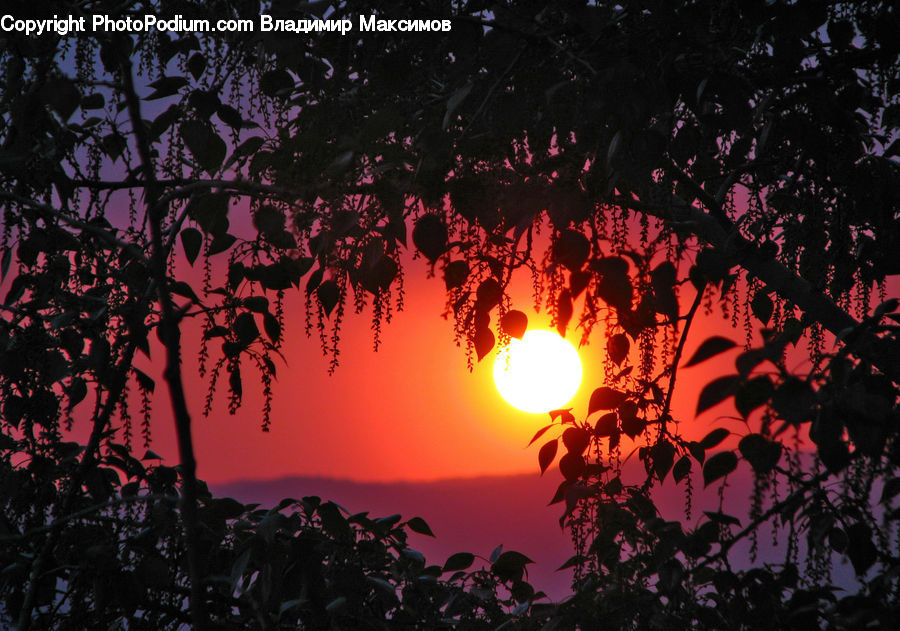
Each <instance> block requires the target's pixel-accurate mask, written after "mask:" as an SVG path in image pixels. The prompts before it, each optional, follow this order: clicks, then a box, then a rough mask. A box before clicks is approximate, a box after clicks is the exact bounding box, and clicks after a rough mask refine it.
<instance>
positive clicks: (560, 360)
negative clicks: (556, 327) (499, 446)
mask: <svg viewBox="0 0 900 631" xmlns="http://www.w3.org/2000/svg"><path fill="white" fill-rule="evenodd" d="M494 383H495V384H496V385H497V390H498V391H499V392H500V395H501V396H502V397H503V398H504V399H506V401H507V402H508V403H509V404H510V405H512V406H514V407H517V408H519V409H520V410H522V411H524V412H531V413H534V414H541V413H544V412H549V411H550V410H555V409H558V408H561V407H562V406H564V405H565V404H566V403H568V402H569V401H570V400H571V399H572V397H573V396H575V393H576V392H577V391H578V386H579V385H581V358H580V357H579V356H578V351H577V350H575V347H574V346H572V344H571V343H569V342H568V341H567V340H565V339H563V338H562V337H560V336H559V335H557V334H556V333H554V332H553V331H544V330H539V329H533V330H530V331H526V332H525V335H523V336H522V339H521V340H517V339H515V338H513V339H512V340H510V345H509V346H506V347H504V348H502V349H501V350H500V352H499V353H497V359H496V360H494Z"/></svg>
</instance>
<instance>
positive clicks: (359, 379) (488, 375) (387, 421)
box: [135, 261, 743, 483]
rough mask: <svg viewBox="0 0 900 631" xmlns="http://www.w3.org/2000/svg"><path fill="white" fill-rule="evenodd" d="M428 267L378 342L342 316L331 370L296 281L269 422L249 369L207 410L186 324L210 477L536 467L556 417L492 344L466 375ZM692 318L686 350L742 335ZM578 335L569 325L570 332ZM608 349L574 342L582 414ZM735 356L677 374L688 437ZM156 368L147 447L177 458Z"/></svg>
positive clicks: (416, 266) (357, 321) (191, 386)
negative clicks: (517, 397)
mask: <svg viewBox="0 0 900 631" xmlns="http://www.w3.org/2000/svg"><path fill="white" fill-rule="evenodd" d="M426 275H427V268H426V265H425V264H424V263H423V262H422V261H415V262H412V263H411V265H410V266H409V267H408V269H407V276H406V278H407V280H406V292H407V298H406V306H405V309H404V311H403V312H401V313H399V314H397V315H396V316H395V318H394V320H393V322H392V323H391V324H390V325H387V326H385V327H384V328H383V344H382V346H381V349H380V350H379V351H378V352H377V353H376V352H374V351H373V349H372V346H373V337H372V332H371V330H370V329H369V325H370V318H369V315H368V314H367V313H364V314H361V315H359V316H354V315H352V314H348V315H347V316H346V319H345V322H344V326H343V333H342V339H341V365H340V367H339V368H338V369H337V371H336V372H335V374H334V375H332V376H329V375H328V358H327V357H325V356H323V354H322V351H321V348H320V345H319V340H318V337H317V336H315V335H314V337H313V339H307V338H306V336H305V334H304V324H303V322H304V320H303V318H304V316H303V302H302V296H301V294H300V292H298V291H296V290H291V291H289V292H288V302H287V309H286V315H287V322H288V325H287V327H286V339H285V343H284V347H283V349H282V350H283V353H284V355H285V357H286V358H287V361H288V364H287V365H283V364H281V363H279V364H278V381H277V382H276V383H275V385H274V406H273V411H272V425H271V431H269V432H268V433H266V432H262V431H261V430H260V418H261V417H260V409H261V402H262V396H261V386H260V385H259V380H258V378H257V377H256V375H255V374H254V371H253V370H252V369H250V368H249V367H248V368H245V369H244V370H243V375H244V403H243V406H242V407H241V409H240V410H239V411H238V413H237V414H236V415H235V416H230V415H229V414H228V412H227V402H226V400H225V397H224V396H223V394H224V383H225V379H226V378H227V375H226V376H225V377H223V378H222V382H221V383H220V386H219V392H218V394H217V397H216V405H215V407H214V410H213V413H212V414H211V415H210V417H208V418H203V416H202V414H201V412H202V407H203V399H204V396H205V392H206V383H205V382H204V381H202V380H200V379H199V377H197V376H196V375H197V363H196V357H197V349H198V348H199V345H198V338H197V335H196V333H195V332H194V331H192V330H190V329H188V331H187V334H186V335H185V340H184V342H185V348H184V372H185V375H186V379H187V385H188V391H189V395H190V401H189V402H190V406H191V412H192V414H193V418H194V440H195V448H196V451H197V457H198V461H199V475H200V476H201V477H202V478H204V479H206V480H207V481H209V482H213V483H221V482H225V481H231V480H238V479H273V478H279V477H283V476H286V475H320V476H329V477H336V478H346V479H353V480H359V481H393V480H433V479H438V478H447V477H471V476H478V475H497V474H507V473H521V472H535V471H537V446H532V447H531V448H528V449H526V445H527V443H528V441H529V440H530V439H531V436H532V435H533V434H534V432H535V431H536V430H537V429H538V428H539V427H542V426H543V425H545V424H546V423H547V422H548V420H549V417H548V416H547V415H546V414H528V413H525V412H520V411H518V410H516V409H515V408H513V407H511V406H510V405H509V404H507V403H506V402H504V401H503V400H502V399H501V398H500V396H499V394H498V393H497V391H496V389H495V387H494V384H493V377H492V372H491V371H492V362H493V359H494V355H495V354H496V350H495V351H494V352H492V353H491V355H489V356H488V357H487V358H485V360H484V361H482V362H481V363H479V364H477V365H476V367H475V370H474V371H473V372H472V373H469V372H468V371H467V368H466V357H465V353H464V350H463V349H462V348H458V347H456V345H455V343H454V342H453V335H452V323H451V322H450V321H447V320H444V319H443V318H442V317H441V313H442V312H443V310H444V296H443V292H444V289H443V282H442V281H441V280H440V278H432V279H427V278H426ZM513 306H514V307H515V308H520V309H522V310H525V311H526V312H527V313H528V314H529V318H530V322H529V326H531V327H539V326H543V327H547V326H548V325H549V320H548V319H547V316H546V315H545V314H541V315H535V314H534V312H533V311H532V310H531V298H530V291H526V292H523V294H522V295H521V296H514V305H513ZM694 327H695V329H694V331H693V334H692V336H691V341H690V342H689V344H688V347H687V351H686V357H688V356H690V352H691V351H692V349H693V348H695V347H696V346H697V345H699V343H700V342H701V341H702V340H703V339H705V338H706V337H708V336H709V335H710V334H712V332H711V331H712V329H717V332H719V333H720V334H726V335H730V336H732V337H733V338H734V339H735V340H736V341H737V342H739V343H740V342H741V341H742V335H743V332H742V331H741V332H735V331H732V330H731V329H730V324H729V323H725V322H723V321H721V320H720V319H719V318H718V317H716V318H715V319H709V318H706V319H701V320H699V321H698V322H695V325H694ZM579 335H580V333H573V332H572V331H571V330H570V333H569V336H570V338H571V339H572V340H577V338H578V337H579ZM604 346H605V343H604V341H603V339H602V337H601V332H600V331H595V334H594V338H593V339H592V343H591V345H590V346H588V347H584V348H582V349H581V351H580V353H581V356H582V361H583V366H584V377H583V380H582V385H581V387H580V389H579V391H578V393H577V394H576V396H575V398H574V399H573V401H572V402H571V403H570V404H569V405H571V406H573V407H574V408H575V410H574V412H575V413H576V416H582V415H583V414H584V412H585V411H586V408H587V400H588V398H589V396H590V393H591V392H592V391H593V389H594V388H596V387H598V386H600V385H603V383H602V382H603V373H602V352H603V348H604ZM156 352H157V353H159V351H156ZM155 359H157V360H159V357H156V358H155ZM732 361H733V353H730V354H729V355H728V356H727V359H724V358H723V359H722V361H720V362H718V363H713V362H710V363H709V365H708V366H707V365H703V366H700V367H695V368H691V369H686V370H684V371H682V372H681V378H680V382H681V387H680V388H679V397H678V398H677V400H676V405H675V412H676V418H680V419H685V422H684V425H683V428H682V429H683V430H684V431H686V432H688V433H689V435H693V436H696V437H702V436H703V435H704V434H705V433H706V432H707V431H708V430H709V429H710V428H711V423H712V420H713V419H714V418H715V416H716V414H715V413H707V415H705V417H703V418H701V419H700V420H698V421H693V415H692V410H693V409H694V406H695V405H696V400H697V394H698V392H699V388H700V387H702V385H703V384H704V383H706V382H707V381H709V380H711V379H712V378H713V376H715V375H716V370H719V369H720V370H721V371H728V370H729V369H731V368H733V364H732V363H731V362H732ZM148 372H150V373H151V374H153V376H154V377H155V378H156V379H157V382H158V384H159V385H160V387H158V389H157V396H156V400H155V408H154V410H155V413H154V423H153V436H154V440H153V444H152V448H153V450H154V451H156V452H157V453H159V454H161V455H162V456H164V457H165V458H166V460H167V461H168V462H169V463H172V464H174V463H175V462H176V461H177V449H176V447H175V442H174V437H173V431H172V422H171V417H170V414H169V408H168V401H167V398H166V395H167V392H166V390H165V388H164V387H162V386H163V382H162V379H161V374H160V370H158V369H156V368H151V367H148ZM720 374H721V373H720ZM135 409H136V408H135ZM734 429H738V428H737V427H735V428H734ZM137 440H139V439H137ZM629 443H630V441H628V440H627V439H624V442H623V447H624V450H623V453H627V451H628V450H630V445H629Z"/></svg>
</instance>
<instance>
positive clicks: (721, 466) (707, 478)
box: [703, 451, 738, 487]
mask: <svg viewBox="0 0 900 631" xmlns="http://www.w3.org/2000/svg"><path fill="white" fill-rule="evenodd" d="M737 463H738V459H737V456H736V455H734V452H733V451H723V452H722V453H720V454H716V455H715V456H713V457H712V458H710V459H709V460H707V461H706V464H705V465H703V486H704V487H706V486H709V485H710V484H712V483H713V482H715V481H716V480H718V479H719V478H721V477H724V476H726V475H728V474H729V473H731V472H732V471H734V470H735V469H736V468H737Z"/></svg>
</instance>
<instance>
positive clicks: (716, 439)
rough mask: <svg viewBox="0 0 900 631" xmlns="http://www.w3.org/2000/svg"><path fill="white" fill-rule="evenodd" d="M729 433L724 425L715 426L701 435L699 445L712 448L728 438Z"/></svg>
mask: <svg viewBox="0 0 900 631" xmlns="http://www.w3.org/2000/svg"><path fill="white" fill-rule="evenodd" d="M729 434H731V432H729V431H728V430H727V429H725V428H724V427H717V428H716V429H714V430H712V431H711V432H710V433H708V434H707V435H706V436H704V437H703V440H701V441H700V446H701V447H703V449H712V448H713V447H715V446H716V445H718V444H719V443H721V442H722V441H723V440H725V439H726V438H728V436H729Z"/></svg>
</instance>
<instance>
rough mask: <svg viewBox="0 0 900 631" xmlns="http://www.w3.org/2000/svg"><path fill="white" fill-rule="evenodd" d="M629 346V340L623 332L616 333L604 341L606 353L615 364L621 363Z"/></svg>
mask: <svg viewBox="0 0 900 631" xmlns="http://www.w3.org/2000/svg"><path fill="white" fill-rule="evenodd" d="M630 348H631V342H629V341H628V336H627V335H625V334H624V333H616V334H615V335H613V336H611V337H610V338H609V340H608V341H607V342H606V353H607V354H608V355H609V358H610V359H611V360H613V362H614V363H616V364H621V363H622V362H623V361H625V358H626V357H628V351H629V349H630Z"/></svg>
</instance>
